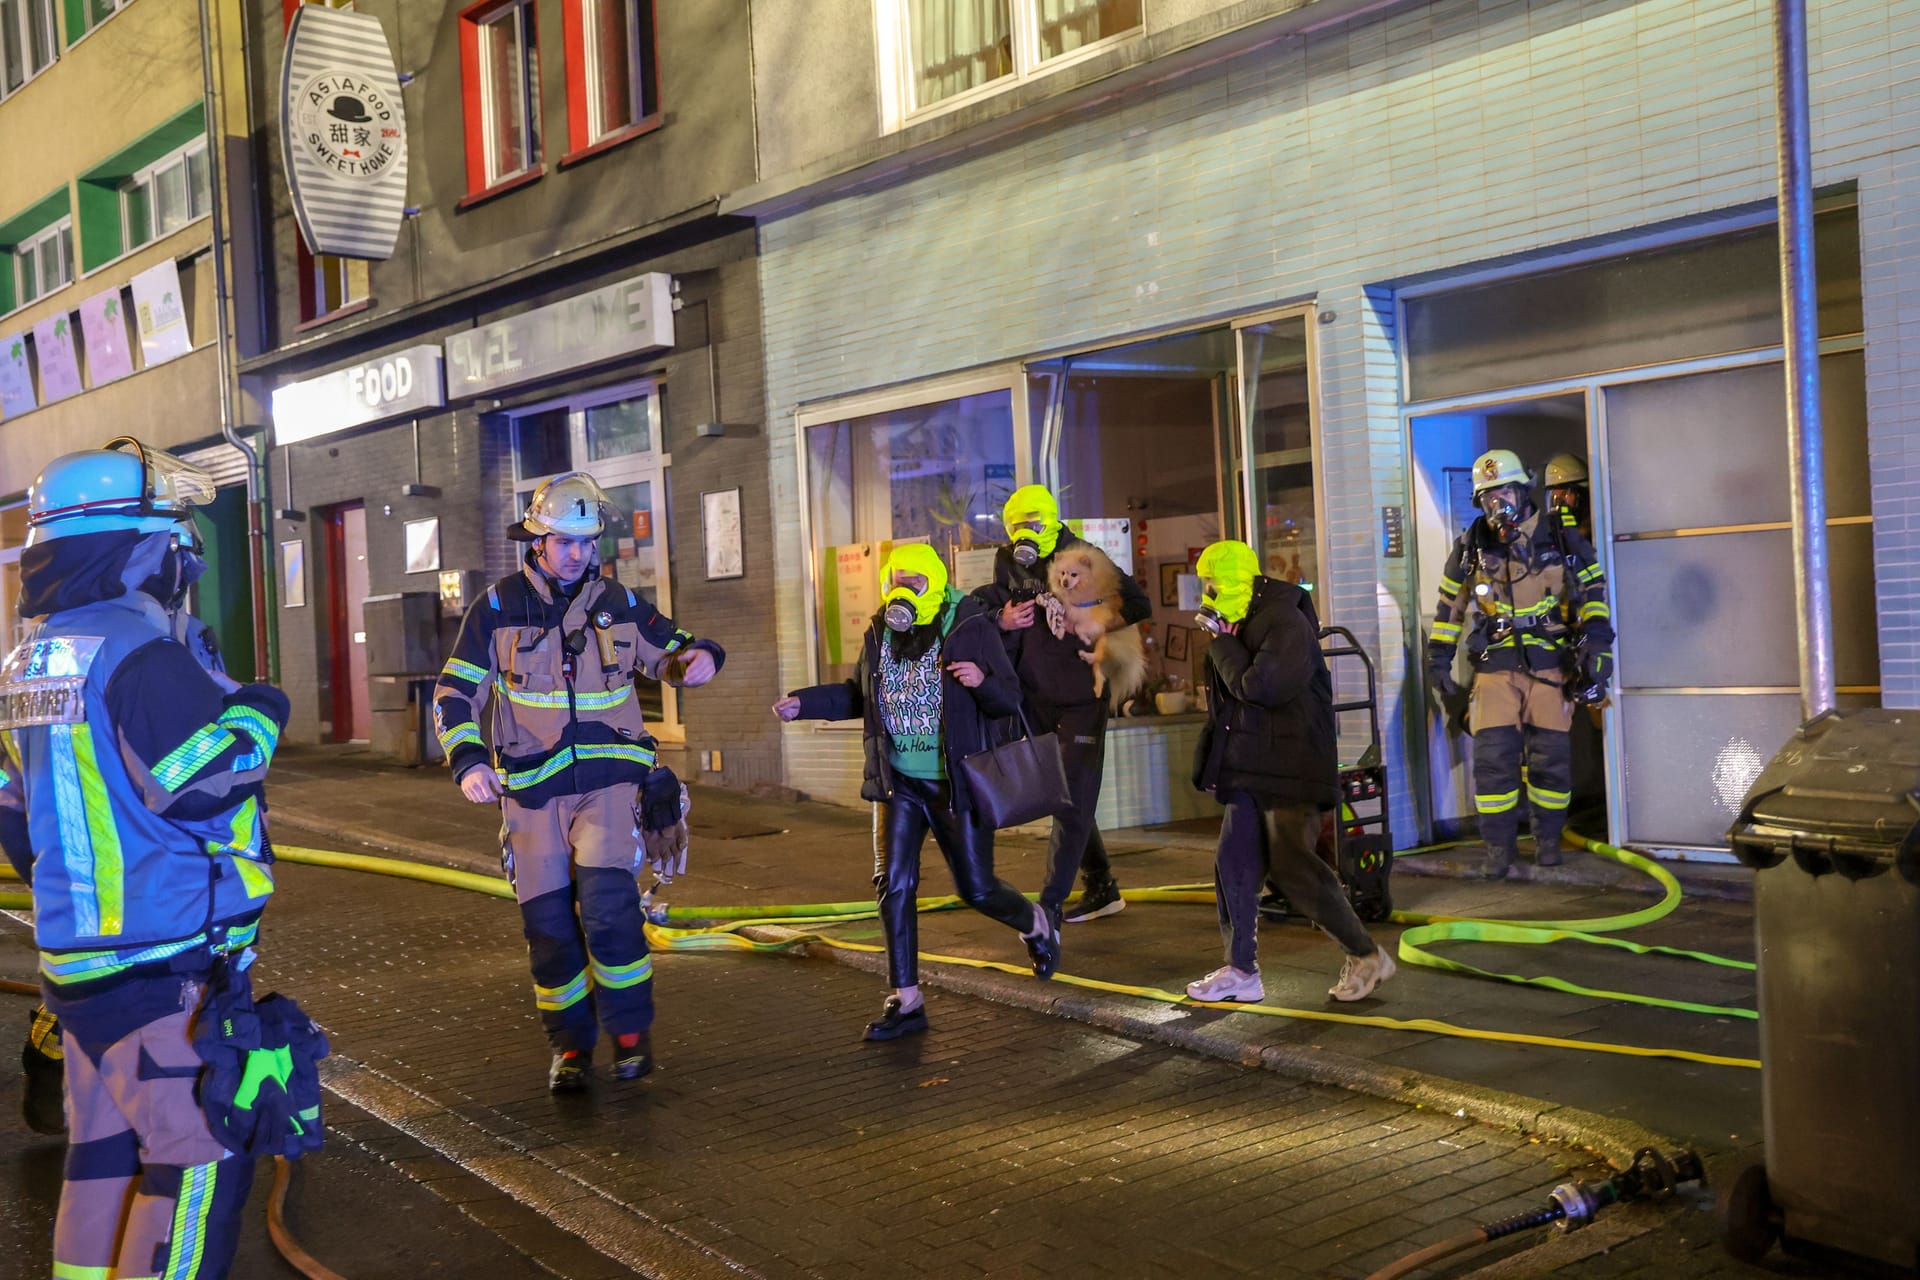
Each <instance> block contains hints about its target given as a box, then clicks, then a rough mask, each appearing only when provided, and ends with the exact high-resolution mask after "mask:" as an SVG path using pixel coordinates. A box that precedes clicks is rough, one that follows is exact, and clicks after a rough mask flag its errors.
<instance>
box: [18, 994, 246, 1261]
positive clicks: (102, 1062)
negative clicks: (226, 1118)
mask: <svg viewBox="0 0 1920 1280" xmlns="http://www.w3.org/2000/svg"><path fill="white" fill-rule="evenodd" d="M204 990H205V987H204V984H203V983H202V982H199V981H195V980H194V978H193V977H191V976H189V977H184V978H183V977H180V976H178V975H169V976H163V977H154V978H136V979H131V980H129V981H127V982H124V983H118V984H116V985H115V986H114V987H113V988H111V989H110V990H107V991H104V992H101V993H99V994H96V995H89V996H83V997H80V998H78V999H74V998H68V997H63V996H62V995H61V994H60V993H58V992H54V991H49V992H48V993H47V994H48V1003H49V1004H50V1005H51V1006H52V1007H53V1008H54V1010H55V1012H57V1013H58V1014H59V1016H60V1022H61V1026H62V1041H63V1043H62V1048H63V1049H64V1051H65V1053H66V1086H67V1102H66V1106H67V1135H68V1139H67V1142H68V1145H67V1164H66V1176H65V1179H64V1181H63V1182H62V1184H61V1187H60V1216H59V1219H58V1221H57V1222H56V1223H55V1225H54V1234H53V1274H54V1276H55V1278H56V1280H107V1277H109V1276H111V1277H113V1280H219V1278H220V1277H224V1276H226V1275H227V1274H228V1271H229V1268H231V1266H232V1264H233V1252H234V1248H235V1246H236V1245H237V1244H238V1242H239V1235H240V1216H241V1213H242V1211H243V1210H244V1209H245V1208H246V1204H247V1193H248V1191H249V1190H250V1189H251V1187H252V1185H253V1161H251V1160H249V1159H246V1158H244V1157H242V1156H236V1155H234V1154H233V1153H231V1152H229V1151H228V1150H227V1149H226V1148H225V1147H223V1146H221V1145H220V1143H219V1141H218V1140H217V1139H216V1138H215V1137H214V1136H213V1134H212V1132H211V1131H210V1130H209V1129H208V1128H207V1121H206V1117H205V1116H203V1115H202V1114H201V1112H200V1104H199V1102H198V1101H196V1100H195V1097H194V1083H195V1081H196V1080H197V1079H198V1077H199V1075H200V1068H201V1066H202V1063H201V1061H200V1057H199V1055H198V1054H196V1053H194V1051H193V1034H192V1030H191V1027H192V1020H193V1018H194V1016H195V1014H196V1013H197V1012H198V1010H199V1008H200V1005H201V998H202V995H203V993H204Z"/></svg>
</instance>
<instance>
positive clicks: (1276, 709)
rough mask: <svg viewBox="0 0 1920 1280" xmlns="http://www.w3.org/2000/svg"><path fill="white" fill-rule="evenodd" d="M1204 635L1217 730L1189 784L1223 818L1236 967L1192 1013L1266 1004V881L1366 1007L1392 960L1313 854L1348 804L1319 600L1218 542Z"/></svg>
mask: <svg viewBox="0 0 1920 1280" xmlns="http://www.w3.org/2000/svg"><path fill="white" fill-rule="evenodd" d="M1197 570H1198V572H1199V574H1200V580H1201V586H1202V589H1203V592H1204V596H1203V601H1202V604H1201V609H1200V617H1199V622H1200V624H1201V625H1202V626H1204V627H1205V628H1206V629H1207V630H1209V631H1211V632H1213V640H1212V642H1211V643H1209V644H1208V645H1207V670H1206V677H1205V680H1206V687H1207V691H1208V692H1207V727H1206V731H1205V732H1204V733H1203V734H1202V735H1201V738H1200V745H1199V747H1198V749H1197V750H1196V751H1195V752H1194V760H1193V785H1194V787H1195V788H1197V789H1198V790H1201V791H1210V792H1212V793H1213V797H1214V799H1216V800H1218V801H1219V802H1220V803H1221V804H1222V805H1223V806H1225V808H1226V813H1225V815H1223V817H1222V819H1221V822H1220V844H1219V849H1218V852H1217V853H1216V855H1215V863H1214V894H1215V896H1216V898H1217V899H1218V903H1219V911H1220V933H1221V936H1222V937H1223V938H1224V939H1225V940H1226V944H1227V963H1226V964H1224V965H1222V966H1221V967H1220V968H1218V969H1215V970H1214V971H1213V972H1212V973H1209V974H1208V975H1207V976H1206V977H1204V978H1202V979H1200V980H1199V981H1198V982H1194V983H1190V984H1188V986H1187V994H1188V995H1189V996H1191V997H1193V998H1194V999H1195V1000H1236V1001H1250V1002H1255V1003H1257V1002H1258V1001H1260V1000H1262V999H1264V998H1265V996H1266V990H1265V988H1264V986H1263V985H1262V983H1261V981H1260V967H1259V964H1258V963H1257V961H1256V959H1255V956H1256V944H1257V936H1256V930H1257V929H1258V927H1259V913H1258V907H1259V901H1260V887H1261V884H1262V883H1263V882H1264V881H1265V880H1266V879H1268V878H1271V879H1272V880H1273V882H1274V883H1275V884H1276V885H1277V886H1278V887H1279V889H1280V892H1281V893H1282V894H1284V895H1285V896H1286V899H1287V901H1288V903H1290V904H1291V905H1292V907H1293V909H1294V910H1296V911H1298V912H1299V913H1300V914H1301V915H1304V916H1305V917H1306V918H1307V919H1309V920H1311V921H1313V923H1315V924H1317V925H1319V926H1320V927H1321V928H1322V929H1324V930H1326V931H1327V934H1328V935H1329V936H1330V937H1332V938H1333V940H1334V941H1335V942H1338V943H1339V944H1340V946H1341V948H1342V949H1343V950H1345V951H1346V953H1347V960H1346V964H1345V965H1344V966H1342V968H1341V970H1340V980H1339V981H1338V982H1336V983H1334V984H1333V986H1332V987H1331V988H1330V989H1329V990H1328V992H1327V994H1328V995H1330V996H1332V997H1333V998H1334V999H1335V1000H1342V1001H1351V1000H1363V999H1365V998H1366V997H1367V996H1369V995H1371V994H1372V993H1373V989H1374V988H1375V987H1377V986H1379V985H1380V984H1381V983H1382V982H1384V981H1386V980H1387V979H1388V978H1391V977H1392V976H1393V971H1394V963H1393V957H1392V956H1389V955H1388V954H1387V953H1386V952H1385V951H1384V950H1382V949H1381V948H1380V946H1379V945H1378V944H1376V943H1375V942H1374V940H1373V939H1372V937H1370V936H1369V935H1368V933H1367V929H1366V926H1365V925H1363V924H1361V923H1360V917H1359V916H1358V915H1356V914H1355V913H1354V910H1353V906H1352V904H1350V903H1349V902H1348V901H1347V895H1346V893H1345V892H1344V891H1342V889H1341V887H1340V881H1339V878H1338V877H1336V876H1335V875H1334V873H1333V868H1331V867H1329V866H1328V865H1327V864H1326V862H1325V861H1323V860H1322V859H1321V857H1320V855H1319V853H1318V851H1317V848H1316V846H1317V844H1318V842H1319V837H1320V825H1321V815H1322V814H1324V813H1326V812H1327V811H1328V810H1330V809H1332V808H1333V807H1334V806H1335V805H1337V804H1339V803H1340V787H1339V781H1338V778H1339V771H1340V766H1339V762H1338V758H1337V756H1336V754H1335V752H1336V742H1335V733H1334V719H1333V679H1332V677H1331V676H1330V675H1329V674H1328V672H1327V660H1326V657H1325V655H1324V654H1322V653H1321V651H1320V618H1319V616H1318V614H1316V613H1315V612H1314V608H1313V597H1312V596H1310V595H1308V594H1307V593H1306V592H1305V591H1303V590H1301V589H1300V588H1299V587H1298V586H1295V585H1294V584H1293V583H1291V582H1283V581H1281V580H1279V579H1277V578H1268V577H1263V576H1262V575H1261V573H1260V557H1259V556H1258V555H1257V554H1255V552H1254V550H1253V548H1252V547H1250V546H1248V545H1247V544H1246V543H1244V542H1216V543H1214V544H1213V545H1212V546H1210V547H1208V548H1207V549H1206V550H1205V551H1204V552H1202V553H1201V555H1200V563H1199V565H1198V566H1197Z"/></svg>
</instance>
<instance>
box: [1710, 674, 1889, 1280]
mask: <svg viewBox="0 0 1920 1280" xmlns="http://www.w3.org/2000/svg"><path fill="white" fill-rule="evenodd" d="M1728 834H1729V838H1730V839H1731V841H1732V843H1733V848H1734V851H1735V853H1737V854H1738V855H1739V857H1740V859H1741V861H1743V862H1745V863H1746V864H1747V865H1748V866H1751V867H1753V868H1755V872H1756V874H1755V876H1754V918H1755V928H1756V931H1757V933H1758V944H1759V964H1760V973H1759V979H1760V1058H1761V1063H1762V1073H1763V1074H1762V1081H1761V1094H1762V1099H1763V1103H1762V1105H1763V1109H1764V1113H1765V1133H1766V1165H1765V1167H1764V1169H1763V1168H1761V1167H1759V1166H1755V1167H1753V1168H1750V1169H1748V1170H1746V1171H1745V1172H1744V1173H1743V1174H1742V1175H1741V1176H1740V1177H1739V1178H1738V1179H1737V1180H1736V1181H1735V1182H1734V1183H1733V1184H1732V1185H1731V1186H1730V1187H1729V1188H1727V1189H1726V1190H1725V1191H1723V1201H1722V1212H1723V1222H1722V1228H1723V1239H1724V1241H1725V1243H1726V1245H1727V1247H1728V1249H1729V1250H1730V1251H1731V1252H1733V1253H1734V1254H1735V1255H1736V1256H1740V1257H1743V1258H1746V1259H1748V1260H1756V1259H1757V1258H1758V1257H1759V1256H1760V1255H1762V1254H1764V1253H1765V1252H1766V1251H1767V1250H1768V1249H1769V1248H1770V1247H1771V1246H1772V1245H1773V1243H1774V1242H1775V1241H1776V1240H1778V1241H1780V1242H1781V1243H1782V1244H1783V1245H1784V1246H1785V1247H1786V1248H1787V1249H1788V1250H1789V1251H1793V1252H1805V1251H1806V1250H1805V1249H1803V1248H1802V1247H1801V1246H1815V1247H1816V1248H1818V1249H1833V1250H1840V1251H1843V1252H1846V1253H1850V1254H1855V1255H1858V1256H1860V1257H1863V1258H1871V1259H1876V1260H1878V1261H1880V1262H1883V1263H1890V1264H1893V1265H1895V1266H1899V1267H1905V1268H1920V1174H1916V1164H1917V1162H1920V712H1914V711H1893V710H1873V711H1860V712H1853V713H1849V714H1847V715H1845V716H1839V715H1827V716H1822V717H1820V718H1818V719H1816V720H1813V721H1811V722H1809V723H1808V724H1807V725H1805V726H1803V727H1802V728H1801V729H1800V730H1799V732H1798V733H1796V734H1795V735H1794V737H1793V739H1792V740H1791V741H1789V742H1788V743H1787V745H1786V746H1785V747H1783V748H1781V750H1780V752H1779V754H1778V755H1776V756H1775V757H1774V758H1773V760H1772V762H1771V763H1770V764H1768V765H1767V767H1766V769H1765V770H1764V771H1763V772H1762V773H1761V774H1760V777H1759V779H1758V780H1757V781H1755V783H1754V784H1753V787H1752V789H1751V790H1750V791H1748V793H1747V796H1746V799H1745V801H1744V802H1743V804H1742V805H1741V810H1740V817H1739V819H1738V820H1737V821H1736V822H1735V823H1734V825H1733V827H1732V829H1731V830H1730V832H1729V833H1728Z"/></svg>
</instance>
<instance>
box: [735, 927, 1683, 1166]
mask: <svg viewBox="0 0 1920 1280" xmlns="http://www.w3.org/2000/svg"><path fill="white" fill-rule="evenodd" d="M739 933H740V934H741V936H742V937H747V938H752V939H753V940H755V941H757V942H776V943H792V942H794V941H795V940H797V939H803V938H806V937H807V936H808V935H807V934H806V932H805V931H803V930H799V929H792V928H788V927H786V926H785V925H749V926H747V927H745V928H743V929H741V930H739ZM798 950H799V951H800V953H801V954H804V955H808V956H812V955H815V954H818V953H819V952H824V953H825V955H826V958H828V959H830V960H832V961H834V962H835V963H838V964H844V965H849V966H851V967H853V968H855V969H861V970H865V971H866V972H868V973H878V974H884V973H885V972H886V959H885V957H883V956H881V955H880V954H878V953H877V952H876V953H868V952H862V951H843V950H841V949H840V948H838V947H821V948H818V949H815V948H812V947H808V946H806V945H805V943H801V945H800V947H799V948H798ZM920 981H921V984H922V985H923V986H930V987H938V988H939V989H941V990H943V991H953V992H957V993H958V994H960V995H968V996H977V997H980V998H982V999H986V1000H992V1001H994V1002H996V1003H998V1004H1007V1005H1013V1006H1015V1007H1016V1008H1022V1009H1030V1010H1032V1011H1033V1012H1035V1013H1044V1014H1049V1015H1051V1016H1053V1017H1057V1018H1071V1019H1072V1020H1073V1021H1075V1022H1084V1023H1087V1024H1089V1025H1091V1026H1095V1027H1099V1028H1101V1029H1102V1030H1105V1031H1114V1032H1118V1033H1120V1034H1122V1035H1128V1036H1132V1037H1134V1038H1136V1039H1140V1040H1149V1041H1152V1042H1154V1043H1155V1044H1163V1045H1167V1046H1169V1047H1171V1048H1175V1049H1185V1050H1187V1051H1188V1052H1190V1053H1198V1054H1203V1055H1205V1056H1207V1057H1209V1058H1219V1059H1223V1060H1225V1061H1228V1062H1237V1063H1239V1064H1240V1065H1241V1066H1245V1067H1261V1068H1264V1069H1266V1070H1268V1071H1271V1072H1273V1073H1274V1074H1276V1075H1280V1076H1285V1077H1286V1078H1288V1079H1290V1080H1298V1081H1301V1082H1302V1083H1306V1084H1321V1085H1331V1086H1333V1087H1335V1088H1340V1089H1351V1090H1353V1091H1354V1092H1355V1093H1364V1094H1367V1095H1369V1096H1371V1097H1375V1098H1380V1099H1383V1100H1385V1101H1387V1102H1397V1103H1400V1104H1402V1105H1404V1106H1411V1107H1419V1108H1421V1109H1422V1110H1426V1111H1446V1112H1451V1113H1452V1114H1454V1115H1455V1116H1458V1117H1460V1118H1462V1119H1467V1120H1472V1121H1475V1122H1476V1123H1479V1124H1483V1125H1486V1126H1488V1127H1489V1128H1494V1129H1504V1130H1507V1131H1509V1132H1515V1133H1519V1134H1522V1135H1524V1136H1526V1137H1529V1138H1539V1139H1541V1140H1542V1141H1547V1142H1555V1143H1558V1144H1560V1145H1562V1146H1569V1147H1576V1148H1579V1149H1581V1150H1587V1151H1592V1152H1594V1153H1595V1154H1597V1155H1599V1156H1601V1157H1602V1158H1604V1159H1605V1160H1606V1161H1607V1162H1608V1163H1610V1164H1612V1165H1614V1166H1615V1167H1617V1168H1624V1167H1626V1166H1627V1165H1628V1164H1630V1163H1632V1161H1633V1154H1634V1152H1636V1151H1638V1150H1640V1149H1641V1148H1642V1147H1658V1148H1660V1149H1661V1150H1663V1151H1672V1150H1677V1149H1679V1147H1680V1146H1681V1144H1680V1143H1677V1142H1675V1141H1673V1140H1672V1139H1670V1138H1664V1137H1662V1136H1660V1135H1659V1134H1656V1133H1653V1132H1652V1131H1650V1130H1648V1129H1645V1128H1642V1127H1641V1126H1640V1125H1637V1124H1635V1123H1633V1122H1632V1121H1630V1120H1619V1119H1615V1118H1613V1117H1611V1116H1603V1115H1600V1114H1598V1113H1596V1112H1592V1111H1583V1110H1581V1109H1580V1108H1578V1107H1568V1106H1562V1105H1560V1104H1559V1103H1553V1102H1545V1101H1542V1100H1541V1099H1539V1098H1529V1097H1527V1096H1526V1095H1524V1094H1519V1093H1508V1092H1505V1091H1503V1090H1498V1089H1484V1088H1481V1087H1480V1086H1478V1085H1471V1084H1466V1083H1464V1082H1462V1081H1459V1080H1450V1079H1448V1078H1447V1077H1445V1076H1436V1075H1430V1074H1428V1073H1426V1072H1424V1071H1414V1070H1411V1069H1409V1068H1405V1067H1385V1066H1381V1065H1380V1064H1379V1063H1376V1062H1369V1061H1367V1060H1366V1059H1364V1058H1355V1057H1352V1056H1350V1055H1348V1054H1344V1053H1336V1052H1334V1051H1332V1050H1328V1049H1313V1048H1303V1047H1299V1046H1294V1045H1269V1046H1267V1047H1266V1048H1264V1049H1259V1050H1252V1051H1250V1050H1249V1047H1248V1046H1246V1045H1244V1044H1241V1043H1239V1042H1238V1041H1236V1040H1234V1039H1232V1038H1230V1037H1228V1036H1224V1035H1220V1034H1217V1033H1215V1032H1214V1031H1213V1027H1215V1026H1217V1025H1218V1024H1217V1023H1210V1024H1208V1025H1206V1026H1198V1027H1195V1026H1185V1025H1181V1024H1179V1023H1175V1022H1173V1021H1170V1020H1169V1019H1167V1018H1166V1017H1165V1016H1164V1015H1165V1013H1166V1011H1168V1010H1170V1009H1172V1008H1174V1007H1175V1006H1172V1005H1165V1004H1161V1003H1159V1002H1157V1001H1143V1000H1138V999H1135V998H1133V997H1129V996H1092V995H1081V994H1077V993H1074V994H1060V995H1054V994H1050V992H1053V991H1055V990H1059V989H1058V988H1053V987H1049V986H1044V985H1042V984H1041V983H1038V982H1023V981H1011V982H1009V981H1006V980H1004V979H1002V978H999V977H996V976H989V975H988V974H985V973H981V972H977V971H975V970H970V969H956V968H953V967H952V966H948V965H941V964H930V965H928V966H926V967H925V968H923V969H922V971H921V978H920Z"/></svg>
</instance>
